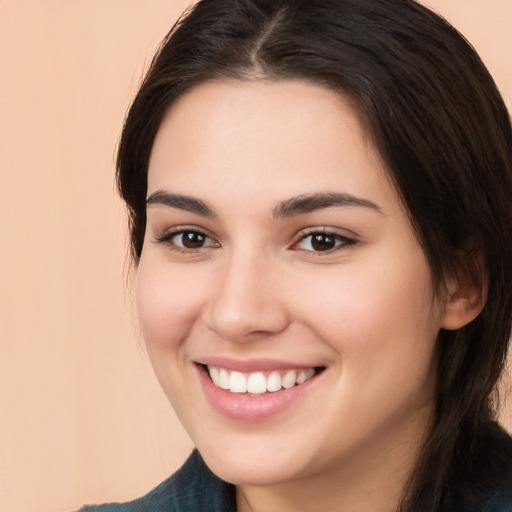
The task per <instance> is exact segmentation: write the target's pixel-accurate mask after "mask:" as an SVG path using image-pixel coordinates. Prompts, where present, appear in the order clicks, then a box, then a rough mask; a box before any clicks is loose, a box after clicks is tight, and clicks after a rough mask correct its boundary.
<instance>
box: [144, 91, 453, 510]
mask: <svg viewBox="0 0 512 512" xmlns="http://www.w3.org/2000/svg"><path fill="white" fill-rule="evenodd" d="M148 180H149V184H148V197H149V196H150V195H152V194H154V193H155V192H158V191H159V192H164V193H167V194H170V193H172V194H181V195H184V196H190V197H193V198H196V199H199V200H201V201H203V202H204V203H206V205H207V206H208V207H209V208H210V209H211V210H213V213H215V216H207V215H203V214H201V212H199V213H198V212H191V211H188V210H185V209H183V208H182V207H177V206H169V205H168V204H162V202H159V201H155V202H154V204H151V205H149V206H148V210H147V214H148V222H147V230H146V238H145V241H144V247H143V251H142V256H141V259H140V263H139V268H138V275H137V306H138V312H139V316H140V322H141V326H142V330H143V334H144V338H145V340H146V343H147V348H148V352H149V355H150V358H151V361H152V364H153V367H154V369H155V372H156V375H157V377H158V379H159V381H160V383H161V385H162V387H163V389H164V391H165V392H166V394H167V396H168V397H169V400H170V401H171V403H172V405H173V407H174V408H175V410H176V412H177V414H178V416H179V418H180V419H181V421H182V422H183V424H184V426H185V428H186V429H187V431H188V432H189V434H190V436H191V438H192V440H193V441H194V443H195V444H196V446H197V447H198V449H199V451H200V453H201V454H202V456H203V458H204V459H205V461H206V463H207V464H208V465H209V467H210V468H211V469H212V470H213V471H214V472H215V473H216V474H217V475H219V476H220V477H221V478H223V479H225V480H227V481H229V482H232V483H235V484H237V486H238V487H237V500H238V508H239V510H240V511H246V510H280V511H282V512H285V511H288V510H290V511H291V510H295V511H296V510H301V511H308V510H311V511H313V510H321V509H324V508H325V509H328V510H344V511H347V512H357V511H372V512H378V511H383V512H384V511H392V510H394V508H395V507H396V505H397V503H398V501H399V498H400V495H401V493H402V491H403V487H404V484H405V482H406V479H407V477H408V475H409V473H410V471H411V467H412V465H413V464H414V462H415V460H416V458H417V456H418V451H419V447H420V444H421V442H422V440H423V439H424V437H425V435H426V434H427V432H428V429H429V425H430V420H431V416H432V411H433V406H434V385H435V371H434V364H433V353H434V346H435V340H436V337H437V334H438V331H439V329H440V328H441V327H442V326H443V325H445V324H446V325H450V326H451V325H452V324H453V323H457V322H456V321H455V320H454V315H456V314H458V313H457V311H456V308H454V307H453V305H451V304H450V302H449V300H448V298H447V297H446V296H444V295H443V296H438V295H436V293H435V292H434V287H433V283H432V277H431V272H430V269H429V266H428V263H427V261H426V259H425V256H424V254H423V252H422V250H421V248H420V245H419V243H418V241H417V239H416V237H415V234H414V232H413V229H412V227H411V224H410V221H409V219H408V217H407V214H406V213H405V212H404V211H403V209H402V207H401V205H400V202H399V201H398V198H397V194H396V191H395V190H394V188H393V186H392V185H391V183H390V180H389V179H388V176H387V173H386V170H385V168H384V166H383V164H382V162H381V160H380V159H379V155H378V154H377V152H376V150H375V148H374V147H373V145H372V143H371V140H370V138H369V137H368V135H367V134H366V133H365V132H364V131H363V129H362V126H361V123H360V122H359V119H358V116H357V115H356V113H355V112H354V110H353V109H352V108H351V106H350V104H349V102H348V101H346V100H345V99H344V98H342V97H340V96H338V95H336V94H335V93H333V92H331V91H328V90H325V89H323V88H321V87H319V86H316V85H312V84H308V83H306V82H301V81H277V82H272V81H247V82H213V83H207V84H203V85H201V86H198V87H196V88H195V89H193V90H192V91H190V92H189V93H187V94H186V95H184V96H183V97H181V98H180V99H179V100H178V101H177V102H176V103H175V104H174V105H173V107H172V108H171V109H170V111H169V112H168V113H167V115H166V117H165V119H164V121H163V123H162V126H161V128H160V130H159V132H158V134H157V137H156V140H155V144H154V147H153V151H152V154H151V159H150V166H149V175H148ZM325 193H337V194H340V193H341V194H350V195H351V196H355V197H357V198H359V199H361V200H363V201H366V202H367V203H372V204H373V205H374V206H367V205H366V206H365V205H364V204H363V205H362V204H355V205H354V204H351V205H334V206H333V205H331V206H328V207H324V208H318V209H315V210H314V211H310V212H292V214H290V215H286V216H277V217H276V216H275V215H273V213H275V209H276V206H277V205H279V204H280V203H281V204H282V203H283V202H286V201H289V200H290V199H292V198H296V197H300V196H303V195H305V194H325ZM202 213H204V212H202ZM185 228H186V229H187V230H189V231H197V232H200V233H203V234H205V235H207V237H206V238H204V240H205V242H204V245H203V246H200V247H198V248H196V249H193V250H192V249H187V248H183V247H180V243H181V240H182V239H181V238H180V236H179V235H175V236H172V235H171V233H173V232H175V231H178V232H179V231H180V230H183V229H185ZM311 231H314V232H316V233H318V232H320V233H322V232H323V231H327V232H329V233H333V234H334V235H336V236H339V237H341V238H336V237H335V238H334V240H335V241H336V244H337V245H336V247H334V248H333V249H331V250H329V251H315V250H312V245H311V237H309V238H308V235H309V234H310V232H311ZM343 237H346V238H348V239H350V240H352V241H353V242H351V243H347V242H346V238H343ZM162 238H165V240H162ZM158 239H160V241H158ZM447 304H449V307H448V306H447ZM450 322H452V324H450ZM219 355H220V356H223V357H230V358H234V359H237V360H250V359H252V358H258V357H264V358H270V359H279V360H284V361H290V362H293V363H295V364H301V365H306V366H322V367H325V371H324V372H323V373H322V374H321V375H319V376H318V377H317V378H316V379H315V381H314V382H312V383H311V386H310V389H309V391H308V393H306V394H304V396H301V397H300V399H299V400H297V401H296V402H294V403H293V404H292V405H291V406H289V407H288V408H286V410H285V411H283V412H282V413H279V414H277V415H275V416H273V417H271V418H269V419H267V420H265V421H259V422H253V423H251V422H241V421H237V420H234V419H230V418H227V417H225V416H223V415H222V414H220V413H219V412H218V411H217V410H216V409H214V408H213V407H212V405H211V404H210V402H209V401H208V400H207V398H206V397H205V394H204V392H203V389H202V387H201V385H200V383H199V379H198V369H197V365H196V364H195V361H197V360H198V359H200V358H203V357H209V356H219Z"/></svg>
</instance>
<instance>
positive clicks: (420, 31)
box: [118, 0, 512, 512]
mask: <svg viewBox="0 0 512 512" xmlns="http://www.w3.org/2000/svg"><path fill="white" fill-rule="evenodd" d="M214 79H235V80H281V79H303V80H306V81H309V82H313V83H315V84H319V85H322V86H324V87H327V88H329V89H331V90H334V91H336V92H338V93H339V94H342V95H343V96H345V97H348V98H349V99H350V100H351V101H352V102H353V104H355V105H356V108H357V109H358V111H359V113H360V115H361V120H362V121H363V122H364V123H365V125H366V126H367V128H368V130H369V133H370V134H371V136H372V137H373V140H374V143H375V145H376V147H377V148H378V150H379V151H380V154H381V156H382V158H383V160H384V161H385V163H386V166H387V169H388V171H389V175H390V177H391V178H392V180H393V182H394V184H395V186H396V189H397V191H398V193H399V195H400V198H401V200H402V202H403V204H404V206H405V208H406V210H407V211H408V213H409V216H410V219H411V222H412V224H413V226H414V229H415V231H416V234H417V237H418V240H419V241H420V243H421V245H422V247H423V250H424V252H425V254H426V255H427V257H428V260H429V263H430V267H431V269H432V273H433V275H434V278H435V280H436V282H437V283H438V284H439V283H441V282H442V279H443V276H445V275H446V274H447V273H455V274H456V275H462V274H463V273H466V274H467V275H468V276H469V277H470V278H472V279H478V274H479V272H478V271H477V270H478V267H479V265H482V262H483V265H484V266H485V271H486V272H487V275H488V279H489V291H488V298H487V303H486V306H485V307H484V310H483V311H482V313H481V314H480V315H479V316H478V317H477V319H476V320H474V321H473V322H471V323H470V324H469V325H467V326H465V327H463V328H461V329H459V330H457V331H447V330H441V332H440V334H439V338H438V342H437V358H438V368H437V373H438V382H437V395H436V399H437V400H436V404H437V408H436V417H435V423H434V426H433V430H432V432H431V433H430V436H429V438H428V440H427V442H426V444H425V446H424V448H423V451H422V456H421V458H420V460H419V461H418V463H417V466H416V468H415V471H414V473H413V475H411V479H410V481H409V484H408V486H407V489H406V491H405V493H404V497H403V500H402V503H401V505H400V507H399V509H400V510H404V511H410V512H427V511H429V512H434V511H442V510H447V506H448V505H447V504H448V502H449V501H450V500H452V499H454V497H457V496H458V497H460V499H463V500H465V501H466V502H467V503H468V504H470V505H472V506H474V507H479V504H481V503H482V501H483V499H484V498H485V497H486V493H489V492H490V490H492V488H494V487H498V486H500V485H504V484H505V483H510V482H511V481H512V475H511V469H510V468H511V461H512V448H511V447H510V439H509V438H508V436H507V435H506V434H505V433H504V431H503V430H502V429H501V428H500V427H499V426H498V425H497V423H496V422H495V421H494V420H495V410H494V408H493V400H492V397H493V396H494V395H493V393H494V391H495V388H496V383H497V381H498V379H499V376H500V374H501V373H502V370H503V365H504V360H505V357H506V352H507V347H508V341H509V337H510V327H511V320H512V261H511V255H512V199H511V198H512V167H511V166H512V163H511V162H512V133H511V125H510V119H509V116H508V113H507V110H506V107H505V105H504V103H503V101H502V99H501V97H500V94H499V92H498V90H497V88H496V85H495V84H494V82H493V80H492V78H491V76H490V75H489V73H488V72H487V70H486V68H485V67H484V65H483V64H482V62H481V60H480V58H479V57H478V55H477V54H476V52H475V51H474V50H473V48H472V47H471V46H470V45H469V43H468V42H467V41H466V40H465V39H464V38H463V37H462V36H461V35H460V34H459V33H458V32H457V31H456V30H455V29H454V28H453V27H452V26H451V25H449V24H448V23H447V22H446V21H445V20H443V19H442V18H441V17H439V16H437V15H436V14H434V13H433V12H431V11H429V10H428V9H426V8H425V7H423V6H421V5H420V4H418V3H417V2H415V1H413V0H371V1H368V0H318V1H311V0H203V1H200V2H199V3H198V4H197V5H196V6H195V7H194V8H193V9H192V10H191V11H190V12H189V13H187V15H186V16H184V17H183V18H182V19H181V20H180V21H179V22H178V23H177V24H176V25H175V26H174V28H173V29H172V30H171V32H170V33H169V35H168V36H167V37H166V39H165V40H164V41H163V43H162V46H161V48H160V50H159V52H158V54H157V55H156V57H155V59H154V61H153V63H152V65H151V68H150V70H149V72H148V74H147V76H146V78H145V80H144V82H143V84H142V86H141V88H140V91H139V93H138V94H137V96H136V98H135V100H134V102H133V105H132V107H131V109H130V111H129V114H128V117H127V120H126V123H125V126H124V130H123V134H122V139H121V142H120V147H119V153H118V185H119V190H120V192H121V195H122V197H123V198H124V200H125V201H126V204H127V206H128V211H129V222H130V233H131V251H132V256H133V259H134V261H135V263H137V262H138V259H139V257H140V254H141V251H142V246H143V238H144V231H145V224H146V204H145V200H146V193H147V170H148V162H149V157H150V154H151V149H152V145H153V141H154V139H155V135H156V133H157V131H158V129H159V126H160V123H161V121H162V119H163V117H164V115H165V113H166V112H167V110H168V108H169V106H170V105H172V104H173V102H174V101H176V99H177V98H179V97H180V96H181V95H183V94H184V93H185V92H186V91H188V90H190V89H191V88H193V87H194V86H195V85H197V84H200V83H202V82H205V81H209V80H214Z"/></svg>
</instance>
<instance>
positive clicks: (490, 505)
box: [484, 483, 512, 512]
mask: <svg viewBox="0 0 512 512" xmlns="http://www.w3.org/2000/svg"><path fill="white" fill-rule="evenodd" d="M484 512H512V483H511V487H510V488H509V489H508V490H506V491H499V492H496V493H495V494H494V495H493V496H492V498H491V499H490V500H489V501H488V502H487V503H486V505H485V508H484Z"/></svg>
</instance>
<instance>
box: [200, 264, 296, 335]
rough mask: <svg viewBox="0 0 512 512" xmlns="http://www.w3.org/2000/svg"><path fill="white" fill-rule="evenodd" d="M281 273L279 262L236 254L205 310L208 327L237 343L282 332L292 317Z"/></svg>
mask: <svg viewBox="0 0 512 512" xmlns="http://www.w3.org/2000/svg"><path fill="white" fill-rule="evenodd" d="M278 274H279V270H278V269H277V268H276V265H275V264H273V263H272V262H271V261H268V260H265V259H264V258H262V257H261V258H257V257H252V256H248V255H247V254H246V255H245V256H244V255H243V254H240V255H238V256H237V255H232V257H231V258H229V260H228V261H227V262H225V263H224V264H223V266H222V270H221V271H220V272H219V274H218V276H217V279H216V280H215V289H213V290H211V295H210V300H209V302H208V304H207V305H206V308H205V311H204V316H203V318H204V321H205V323H206V326H207V327H208V329H210V330H212V331H214V332H215V333H216V334H217V335H219V336H220V337H221V338H223V339H225V340H227V341H232V342H236V343H244V342H247V341H250V340H256V339H261V338H264V337H266V336H269V335H273V334H277V333H279V332H282V331H283V330H284V329H285V328H286V326H287V325H288V321H289V319H288V313H287V308H286V305H285V301H284V300H283V299H284V294H283V288H282V283H281V281H280V278H279V275H278Z"/></svg>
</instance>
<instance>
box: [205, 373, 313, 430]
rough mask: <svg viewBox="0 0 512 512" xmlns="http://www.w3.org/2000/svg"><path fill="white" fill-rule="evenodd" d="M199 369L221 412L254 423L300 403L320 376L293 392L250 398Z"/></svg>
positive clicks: (287, 391)
mask: <svg viewBox="0 0 512 512" xmlns="http://www.w3.org/2000/svg"><path fill="white" fill-rule="evenodd" d="M197 369H198V372H199V379H200V381H201V385H202V387H203V390H204V393H205V395H206V398H207V399H208V400H209V402H210V403H211V405H212V406H213V407H214V408H215V409H216V410H217V411H218V412H220V413H221V414H223V415H224V416H227V417H228V418H231V419H234V420H239V421H245V422H252V423H254V422H259V421H265V420H266V419H268V418H271V417H272V416H276V415H278V414H279V413H281V412H283V411H284V410H285V409H287V408H288V407H290V406H291V405H292V404H294V403H296V402H298V401H299V400H300V399H301V398H302V397H303V396H304V394H305V393H307V392H308V390H309V389H310V388H311V386H312V385H314V383H315V382H316V380H317V378H318V377H319V376H320V374H316V375H315V376H314V377H311V379H308V380H307V381H306V382H304V383H302V384H299V385H297V386H294V387H293V388H290V389H281V390H280V391H275V392H272V393H265V394H264V395H262V396H248V395H243V394H239V393H231V392H229V391H226V390H225V389H222V388H219V387H217V386H215V384H213V382H212V381H211V379H210V377H209V376H208V374H207V372H206V370H205V369H204V368H203V367H202V366H199V365H198V366H197ZM322 373H323V372H322Z"/></svg>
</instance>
